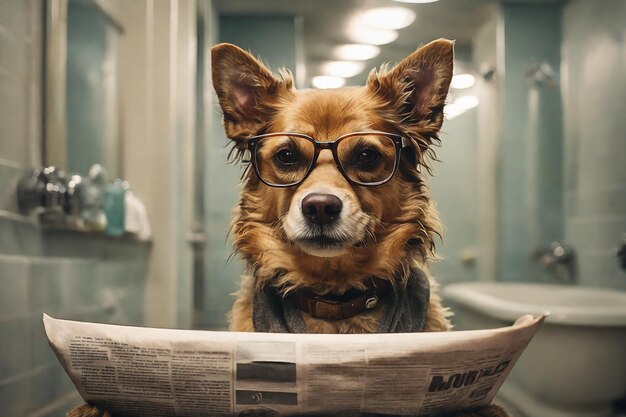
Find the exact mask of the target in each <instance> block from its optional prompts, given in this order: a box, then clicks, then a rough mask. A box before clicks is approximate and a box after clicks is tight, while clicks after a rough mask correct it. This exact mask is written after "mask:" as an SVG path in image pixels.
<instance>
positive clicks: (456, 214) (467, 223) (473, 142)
mask: <svg viewBox="0 0 626 417" xmlns="http://www.w3.org/2000/svg"><path fill="white" fill-rule="evenodd" d="M463 94H471V91H467V90H465V91H463ZM476 120H477V118H476V109H470V110H468V111H467V112H465V113H463V114H461V115H459V116H457V117H455V118H453V119H450V120H445V122H444V124H443V128H442V131H441V134H440V137H441V147H440V148H437V149H436V151H437V158H438V159H439V160H440V162H433V164H432V166H433V168H434V171H433V177H432V178H428V179H427V182H428V184H429V186H430V188H431V193H432V197H433V199H434V201H435V204H436V205H437V209H438V211H439V217H440V219H441V223H442V224H443V239H441V240H439V239H437V240H436V241H435V242H436V244H437V256H438V257H439V258H440V260H439V261H438V262H432V263H431V270H432V272H433V274H434V276H435V277H436V278H437V281H438V282H440V283H442V284H449V283H452V282H455V281H473V280H476V279H477V269H476V266H477V265H476V261H477V255H478V254H477V251H478V225H477V223H476V217H477V215H478V205H479V201H478V194H477V188H478V174H477V170H478V164H476V159H477V151H478V147H477V141H478V138H477V134H476V129H477V123H476Z"/></svg>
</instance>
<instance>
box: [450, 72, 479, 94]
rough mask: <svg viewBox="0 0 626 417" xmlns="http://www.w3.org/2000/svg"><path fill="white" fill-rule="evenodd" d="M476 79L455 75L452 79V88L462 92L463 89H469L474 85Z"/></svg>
mask: <svg viewBox="0 0 626 417" xmlns="http://www.w3.org/2000/svg"><path fill="white" fill-rule="evenodd" d="M474 82H476V79H475V78H474V76H473V75H472V74H457V75H455V76H453V77H452V84H451V85H452V88H455V89H457V90H462V89H464V88H470V87H471V86H473V85H474Z"/></svg>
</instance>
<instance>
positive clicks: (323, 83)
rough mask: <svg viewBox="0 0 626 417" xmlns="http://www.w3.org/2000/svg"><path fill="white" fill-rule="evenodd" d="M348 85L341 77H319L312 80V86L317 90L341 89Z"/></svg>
mask: <svg viewBox="0 0 626 417" xmlns="http://www.w3.org/2000/svg"><path fill="white" fill-rule="evenodd" d="M345 83H346V80H344V79H343V78H341V77H332V76H330V75H318V76H317V77H313V78H312V79H311V84H313V87H315V88H324V89H325V88H339V87H343V85H344V84H345Z"/></svg>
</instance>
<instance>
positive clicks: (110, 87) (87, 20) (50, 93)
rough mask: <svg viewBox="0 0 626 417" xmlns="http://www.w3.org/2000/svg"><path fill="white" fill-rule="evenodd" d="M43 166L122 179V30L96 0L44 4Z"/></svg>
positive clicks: (61, 1) (54, 0) (64, 0)
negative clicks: (95, 168)
mask: <svg viewBox="0 0 626 417" xmlns="http://www.w3.org/2000/svg"><path fill="white" fill-rule="evenodd" d="M46 3H47V4H46V13H45V19H46V42H45V43H46V52H45V60H46V66H45V67H46V74H45V84H46V85H45V94H46V98H45V106H46V108H45V112H44V114H45V116H44V117H45V122H44V129H45V132H44V133H45V134H44V147H43V149H44V151H43V161H44V164H45V165H55V166H58V167H60V168H62V169H65V170H67V171H68V172H72V173H78V174H81V175H85V174H87V173H88V171H89V167H90V166H91V165H93V164H95V163H98V164H101V165H103V166H104V167H105V168H106V169H107V171H108V173H109V175H110V177H111V178H114V177H122V175H123V172H122V171H123V169H122V138H121V132H122V129H121V128H122V126H121V122H122V121H121V96H120V77H121V72H120V56H121V53H120V45H121V42H122V41H123V36H124V29H123V27H122V26H121V24H120V23H119V22H118V21H117V20H116V19H115V18H114V17H113V15H112V14H111V13H109V12H107V8H106V4H105V3H103V2H101V1H98V0H52V1H49V2H46Z"/></svg>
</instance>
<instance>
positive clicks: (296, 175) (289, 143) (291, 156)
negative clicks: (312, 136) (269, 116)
mask: <svg viewBox="0 0 626 417" xmlns="http://www.w3.org/2000/svg"><path fill="white" fill-rule="evenodd" d="M314 154H315V145H314V144H313V143H312V142H310V141H309V140H307V139H304V138H300V137H297V136H289V135H279V136H268V137H265V138H263V139H261V140H260V141H259V143H258V145H257V148H256V166H257V170H258V173H259V176H260V177H261V179H262V180H263V181H265V182H267V183H269V184H275V185H290V184H295V183H297V182H299V181H301V180H302V179H303V178H304V176H305V175H306V173H307V171H308V169H309V167H310V166H311V162H312V160H313V155H314Z"/></svg>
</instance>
